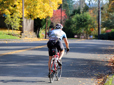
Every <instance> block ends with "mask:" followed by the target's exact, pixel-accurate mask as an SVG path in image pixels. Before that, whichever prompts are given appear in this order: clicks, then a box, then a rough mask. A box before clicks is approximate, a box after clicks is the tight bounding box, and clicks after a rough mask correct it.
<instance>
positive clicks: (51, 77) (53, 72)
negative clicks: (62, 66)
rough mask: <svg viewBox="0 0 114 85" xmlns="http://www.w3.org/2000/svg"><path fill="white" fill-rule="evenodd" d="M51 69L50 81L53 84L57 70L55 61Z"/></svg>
mask: <svg viewBox="0 0 114 85" xmlns="http://www.w3.org/2000/svg"><path fill="white" fill-rule="evenodd" d="M50 68H51V70H50V75H49V80H50V83H53V81H54V78H55V70H54V63H53V61H51V65H50Z"/></svg>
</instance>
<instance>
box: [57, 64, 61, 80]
mask: <svg viewBox="0 0 114 85" xmlns="http://www.w3.org/2000/svg"><path fill="white" fill-rule="evenodd" d="M61 75H62V66H59V65H58V66H57V72H56V78H57V81H59V80H60V78H61Z"/></svg>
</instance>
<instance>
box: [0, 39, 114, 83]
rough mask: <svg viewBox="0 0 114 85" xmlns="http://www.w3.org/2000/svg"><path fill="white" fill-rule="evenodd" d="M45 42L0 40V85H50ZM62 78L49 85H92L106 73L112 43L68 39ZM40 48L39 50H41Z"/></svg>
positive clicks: (111, 54) (113, 44) (112, 46)
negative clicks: (68, 46) (68, 50)
mask: <svg viewBox="0 0 114 85" xmlns="http://www.w3.org/2000/svg"><path fill="white" fill-rule="evenodd" d="M46 43H47V40H46V41H44V40H43V41H28V42H27V41H21V40H20V41H19V40H18V41H17V42H16V40H10V41H8V40H7V41H4V40H2V41H0V85H50V83H49V79H48V76H47V74H48V49H47V47H46ZM69 43H70V52H69V53H68V54H64V57H63V60H62V61H63V69H62V78H61V80H60V81H56V80H55V81H54V82H53V83H52V84H51V85H96V77H97V76H98V75H101V74H108V73H109V72H110V71H111V67H110V66H108V60H109V58H111V57H113V56H114V51H113V50H114V41H106V40H77V39H69ZM41 46H42V47H41Z"/></svg>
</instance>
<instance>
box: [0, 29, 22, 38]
mask: <svg viewBox="0 0 114 85" xmlns="http://www.w3.org/2000/svg"><path fill="white" fill-rule="evenodd" d="M0 39H20V31H18V30H13V31H12V30H7V29H5V28H0Z"/></svg>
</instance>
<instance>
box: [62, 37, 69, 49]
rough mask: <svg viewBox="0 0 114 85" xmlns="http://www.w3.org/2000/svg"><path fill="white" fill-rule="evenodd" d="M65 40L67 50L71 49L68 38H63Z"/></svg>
mask: <svg viewBox="0 0 114 85" xmlns="http://www.w3.org/2000/svg"><path fill="white" fill-rule="evenodd" d="M63 40H64V42H65V45H66V48H69V43H68V40H67V38H63Z"/></svg>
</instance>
